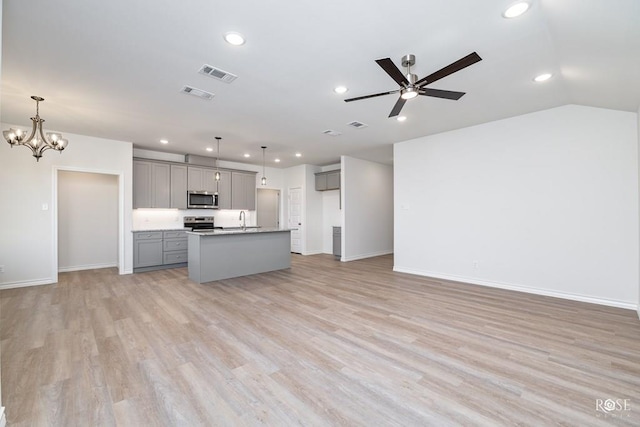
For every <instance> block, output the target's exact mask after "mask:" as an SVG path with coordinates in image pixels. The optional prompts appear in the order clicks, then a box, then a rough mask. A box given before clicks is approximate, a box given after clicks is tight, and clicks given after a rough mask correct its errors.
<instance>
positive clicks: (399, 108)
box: [389, 97, 407, 117]
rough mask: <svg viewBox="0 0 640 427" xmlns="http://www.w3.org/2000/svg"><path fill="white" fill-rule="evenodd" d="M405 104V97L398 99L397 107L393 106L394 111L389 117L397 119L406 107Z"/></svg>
mask: <svg viewBox="0 0 640 427" xmlns="http://www.w3.org/2000/svg"><path fill="white" fill-rule="evenodd" d="M405 102H407V100H406V99H404V98H403V97H400V98H398V101H397V102H396V105H394V106H393V109H392V110H391V113H390V114H389V117H395V116H397V115H398V114H400V111H402V107H404V103H405Z"/></svg>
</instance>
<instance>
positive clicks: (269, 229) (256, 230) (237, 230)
mask: <svg viewBox="0 0 640 427" xmlns="http://www.w3.org/2000/svg"><path fill="white" fill-rule="evenodd" d="M280 231H291V229H290V228H277V227H264V228H260V227H247V228H245V229H244V230H243V229H242V227H232V228H225V229H223V230H220V229H216V230H206V231H187V234H196V235H199V236H222V235H227V234H256V233H277V232H280Z"/></svg>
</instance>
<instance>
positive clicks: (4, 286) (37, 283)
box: [0, 279, 55, 290]
mask: <svg viewBox="0 0 640 427" xmlns="http://www.w3.org/2000/svg"><path fill="white" fill-rule="evenodd" d="M52 283H55V282H54V281H53V279H38V280H21V281H18V282H6V283H0V290H2V289H15V288H26V287H28V286H41V285H50V284H52Z"/></svg>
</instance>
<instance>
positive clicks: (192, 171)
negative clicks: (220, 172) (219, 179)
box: [187, 166, 216, 193]
mask: <svg viewBox="0 0 640 427" xmlns="http://www.w3.org/2000/svg"><path fill="white" fill-rule="evenodd" d="M187 169H188V173H187V175H188V179H187V182H188V188H189V191H208V192H210V193H213V192H215V191H216V176H215V174H216V171H215V169H210V168H199V167H196V166H189V167H188V168H187Z"/></svg>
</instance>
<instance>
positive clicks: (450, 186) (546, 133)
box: [394, 105, 639, 308]
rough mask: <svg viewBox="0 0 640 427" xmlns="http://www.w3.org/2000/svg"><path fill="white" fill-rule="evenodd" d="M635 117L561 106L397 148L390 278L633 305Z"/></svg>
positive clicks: (635, 264) (635, 268) (635, 273)
mask: <svg viewBox="0 0 640 427" xmlns="http://www.w3.org/2000/svg"><path fill="white" fill-rule="evenodd" d="M636 120H637V118H636V115H635V114H634V113H628V112H620V111H612V110H605V109H598V108H592V107H582V106H576V105H567V106H563V107H558V108H554V109H550V110H546V111H540V112H536V113H532V114H526V115H523V116H519V117H514V118H510V119H506V120H500V121H496V122H492V123H486V124H482V125H479V126H474V127H470V128H466V129H460V130H456V131H451V132H446V133H442V134H439V135H433V136H429V137H423V138H418V139H415V140H412V141H407V142H402V143H398V144H396V145H395V147H394V159H395V239H396V240H395V270H396V271H404V272H409V273H415V274H421V275H425V276H433V277H439V278H445V279H453V280H461V281H464V282H470V283H477V284H482V285H488V286H496V287H504V288H511V289H519V290H524V291H528V292H534V293H540V294H545V295H554V296H560V297H566V298H572V299H579V300H584V301H591V302H597V303H602V304H610V305H616V306H621V307H627V308H635V307H636V305H637V303H638V276H639V272H638V270H639V262H638V257H639V254H638V243H639V240H638V135H637V127H638V125H637V123H636Z"/></svg>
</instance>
